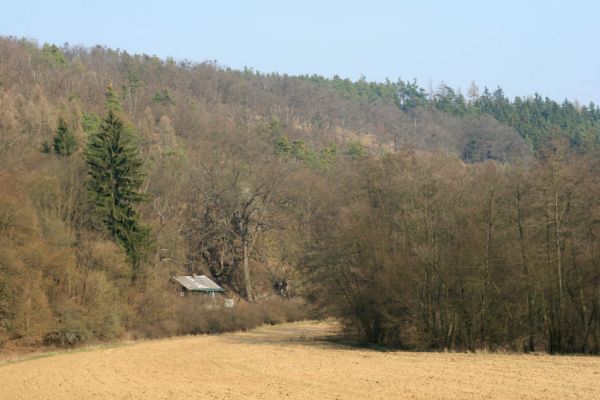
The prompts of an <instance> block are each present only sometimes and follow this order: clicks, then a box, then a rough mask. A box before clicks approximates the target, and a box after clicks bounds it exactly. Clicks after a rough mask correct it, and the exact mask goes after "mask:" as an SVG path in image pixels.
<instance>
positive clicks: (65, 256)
mask: <svg viewBox="0 0 600 400" xmlns="http://www.w3.org/2000/svg"><path fill="white" fill-rule="evenodd" d="M415 93H416V94H415ZM486 96H487V95H486V94H485V93H484V95H482V96H480V97H479V99H480V100H476V101H471V100H468V101H466V103H465V104H466V106H465V107H466V108H465V109H466V110H471V111H468V112H455V111H449V110H446V109H443V107H442V105H441V104H442V103H441V102H439V101H438V102H439V103H440V104H439V105H434V103H433V102H434V101H435V99H434V98H433V99H432V98H430V96H429V95H428V94H425V92H424V91H423V90H422V89H421V88H419V86H418V85H417V84H416V83H403V82H401V81H399V82H398V83H394V84H392V83H389V82H387V83H383V84H373V83H367V82H365V81H364V80H361V81H359V82H349V81H344V80H340V79H333V80H325V79H321V78H314V77H313V78H307V77H290V76H286V75H277V74H272V75H265V74H259V73H256V72H253V71H251V70H244V71H234V70H229V69H227V68H223V67H220V66H218V65H216V64H215V63H210V62H209V63H202V64H195V63H191V62H176V61H174V60H172V59H167V60H161V59H159V58H157V57H151V56H147V55H130V54H128V53H127V52H124V51H114V50H111V49H107V48H103V47H94V48H91V49H87V48H79V47H72V46H63V47H57V46H53V45H44V46H38V45H37V44H35V43H33V42H30V41H25V40H17V39H10V38H4V39H0V346H4V345H8V344H10V343H26V344H33V345H37V344H40V343H54V344H61V345H68V344H76V343H80V342H85V341H89V340H110V339H114V338H118V337H121V336H122V335H125V334H130V335H134V336H150V337H158V336H164V335H172V334H182V333H200V332H210V331H222V330H225V329H242V328H247V327H250V326H254V325H256V324H259V323H261V322H280V321H286V320H294V319H298V318H302V317H303V316H305V315H306V313H305V311H306V310H305V309H304V308H303V307H302V304H301V303H302V299H308V300H309V301H310V302H311V303H313V304H314V305H315V306H316V307H315V308H316V309H317V310H319V311H320V312H321V314H322V315H325V316H327V315H334V316H337V317H339V318H340V319H341V320H342V321H343V322H344V326H346V327H347V328H348V330H349V332H352V333H354V334H356V335H357V336H358V337H360V338H362V339H364V340H368V341H373V342H378V343H384V344H392V345H400V346H405V347H410V348H417V349H425V348H428V349H429V348H454V349H474V348H482V347H484V348H509V349H514V350H522V351H531V350H536V351H551V352H572V351H573V352H575V351H576V352H598V351H599V348H600V346H599V340H600V339H599V331H600V327H599V326H598V312H599V311H600V310H599V309H598V306H599V305H600V304H599V299H600V291H599V286H598V285H599V282H600V281H599V279H600V277H599V272H598V271H599V269H598V266H597V263H596V259H597V254H596V252H597V250H598V249H597V244H596V234H597V232H596V222H597V221H596V219H597V214H598V211H599V208H598V204H597V200H596V198H597V196H596V195H597V193H596V192H597V190H598V187H599V186H598V184H599V183H600V182H597V176H598V174H597V168H598V164H597V159H595V158H594V148H593V146H591V145H590V146H588V145H587V144H585V146H584V148H581V147H578V145H576V144H575V143H574V142H572V141H570V140H567V137H568V135H566V134H564V132H566V131H556V129H555V128H554V127H552V128H547V127H540V126H538V125H537V124H538V122H535V120H531V121H532V122H531V123H532V124H533V128H534V129H539V132H543V133H542V134H540V135H541V136H540V137H542V138H543V139H540V140H539V142H535V143H534V142H533V141H531V140H529V139H528V136H526V135H523V136H522V134H520V133H519V132H521V131H520V130H518V129H516V128H515V127H516V125H511V124H508V123H506V122H505V121H502V120H501V119H502V118H501V117H499V116H498V117H496V116H495V114H493V113H491V112H482V111H477V112H476V111H473V110H474V107H476V105H475V104H476V103H477V102H483V100H481V99H483V98H485V97H486ZM515 102H516V100H515ZM515 102H508V103H509V105H508V106H507V107H509V108H511V107H513V108H514V107H516V106H515V105H514V103H515ZM455 103H456V101H454V103H453V104H455ZM456 104H458V103H456ZM481 104H483V103H481ZM477 107H483V106H477ZM559 108H560V107H559ZM591 108H593V107H591ZM591 108H590V109H591ZM586 110H588V109H587V108H586ZM574 112H575V113H576V114H577V115H583V113H584V111H582V109H581V108H578V107H575V111H574ZM585 112H588V113H589V111H585ZM544 115H545V114H544ZM586 115H587V114H586ZM544 118H545V117H544ZM585 118H588V117H585ZM540 123H541V122H540ZM574 126H575V125H574ZM594 126H595V125H594ZM545 129H550V131H552V132H554V131H556V132H558V133H557V134H556V135H553V134H548V133H547V132H546V131H545ZM544 132H545V133H544ZM585 135H588V134H587V133H586V134H585ZM586 137H587V136H586ZM586 143H587V142H586ZM532 146H533V147H532ZM186 273H187V274H190V273H203V274H207V275H209V276H211V277H212V278H213V279H214V280H215V281H217V282H218V283H219V284H221V285H222V286H223V287H225V288H226V290H227V296H231V297H236V298H238V299H239V300H240V301H241V303H242V305H241V306H240V307H237V308H236V309H235V311H232V312H227V313H220V312H208V311H206V310H205V309H203V308H202V306H201V305H197V306H195V305H190V303H189V302H187V301H186V299H182V298H180V297H179V296H178V294H177V288H176V287H174V286H173V284H172V282H170V277H171V276H172V275H175V274H186ZM192 315H193V317H191V316H192Z"/></svg>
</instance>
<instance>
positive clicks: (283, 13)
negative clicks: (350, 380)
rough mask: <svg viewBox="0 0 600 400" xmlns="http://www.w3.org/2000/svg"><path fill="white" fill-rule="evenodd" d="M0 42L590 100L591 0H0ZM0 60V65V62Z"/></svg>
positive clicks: (594, 20) (599, 45)
mask: <svg viewBox="0 0 600 400" xmlns="http://www.w3.org/2000/svg"><path fill="white" fill-rule="evenodd" d="M0 35H11V36H19V37H20V36H25V37H28V38H31V39H36V40H38V41H39V42H40V43H44V42H49V43H55V44H62V43H64V42H69V43H71V44H82V45H85V46H91V45H95V44H102V45H106V46H109V47H112V48H120V49H124V50H127V51H129V52H131V53H134V52H144V53H148V54H156V55H158V56H160V57H166V56H172V57H175V58H178V59H189V60H192V61H204V60H207V59H210V60H217V61H218V62H219V63H220V64H223V65H226V66H230V67H233V68H243V67H244V66H249V67H252V68H254V69H257V70H260V71H263V72H281V73H288V74H304V73H309V74H312V73H317V74H320V75H325V76H332V75H334V74H338V75H340V76H342V77H349V78H352V79H357V78H358V77H360V75H361V74H364V75H365V76H366V77H367V79H368V80H383V79H385V78H386V77H388V78H390V79H392V80H396V78H398V77H401V78H403V79H412V78H417V79H418V81H419V83H420V84H421V85H422V86H424V87H427V86H428V84H429V81H431V82H432V83H433V85H434V86H437V85H438V84H439V83H440V82H441V81H444V82H445V83H446V84H448V85H449V86H452V87H460V88H462V89H463V90H465V89H466V88H467V87H468V84H469V82H470V81H472V80H474V81H476V82H477V83H478V84H479V86H481V87H483V86H486V85H487V86H488V87H490V88H495V87H496V86H497V85H500V86H502V87H503V88H504V89H505V91H506V92H507V93H508V94H509V95H511V96H515V95H523V94H532V93H533V92H536V91H537V92H540V93H542V94H545V95H548V96H550V97H552V98H553V99H555V100H558V101H561V100H562V99H564V98H569V99H578V100H580V101H581V102H583V103H588V102H589V101H591V100H593V101H594V102H596V103H600V1H594V0H587V1H583V0H570V1H566V0H565V1H554V0H546V1H539V0H532V1H527V0H520V1H515V0H504V1H484V0H479V1H468V0H455V1H441V0H440V1H432V0H427V1H417V0H413V1H400V0H399V1H381V0H369V1H352V0H346V1H326V0H321V1H313V0H305V1H288V2H286V1H283V0H280V1H274V0H273V1H271V0H264V1H250V0H248V1H241V0H239V1H225V0H223V1H218V0H213V1H191V0H190V1H185V0H170V1H154V0H147V1H127V0H120V1H115V0H104V1H86V0H78V1H67V0H55V1H50V0H48V1H35V0H0ZM0 61H1V60H0Z"/></svg>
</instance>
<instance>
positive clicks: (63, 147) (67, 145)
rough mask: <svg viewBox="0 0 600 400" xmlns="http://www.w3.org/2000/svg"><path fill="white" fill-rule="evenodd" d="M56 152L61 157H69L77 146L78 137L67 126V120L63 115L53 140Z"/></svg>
mask: <svg viewBox="0 0 600 400" xmlns="http://www.w3.org/2000/svg"><path fill="white" fill-rule="evenodd" d="M53 148H54V153H56V155H58V156H61V157H68V156H70V155H71V154H73V152H74V151H75V149H76V148H77V139H75V135H74V134H73V132H72V131H71V129H69V127H68V126H67V122H66V121H65V120H64V119H63V118H62V117H61V118H59V119H58V127H57V128H56V134H55V135H54V140H53Z"/></svg>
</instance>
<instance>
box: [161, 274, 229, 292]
mask: <svg viewBox="0 0 600 400" xmlns="http://www.w3.org/2000/svg"><path fill="white" fill-rule="evenodd" d="M173 279H174V280H175V281H177V282H179V284H180V285H181V286H183V287H184V288H186V289H187V290H190V291H193V292H223V291H224V290H223V288H222V287H221V286H219V285H217V284H216V283H214V282H213V281H212V280H210V278H208V277H206V276H204V275H196V276H174V277H173Z"/></svg>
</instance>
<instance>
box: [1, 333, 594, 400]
mask: <svg viewBox="0 0 600 400" xmlns="http://www.w3.org/2000/svg"><path fill="white" fill-rule="evenodd" d="M335 331H336V326H335V324H332V323H318V322H300V323H293V324H284V325H279V326H265V327H261V328H259V329H255V330H253V331H251V332H246V333H230V334H223V335H214V336H196V337H182V338H174V339H166V340H157V341H147V342H139V343H135V344H133V345H129V346H119V347H113V348H104V349H91V350H89V351H78V352H68V353H62V354H58V355H51V356H48V357H41V358H40V357H39V356H38V358H32V359H27V360H19V361H16V362H4V364H0V399H82V398H92V399H183V398H198V399H600V357H586V356H573V357H570V356H569V357H567V356H548V355H504V354H462V353H460V354H459V353H411V352H380V351H375V350H369V349H357V348H352V347H348V346H344V345H340V344H335V343H334V342H332V341H331V340H329V338H327V336H330V335H332V334H334V333H335Z"/></svg>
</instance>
